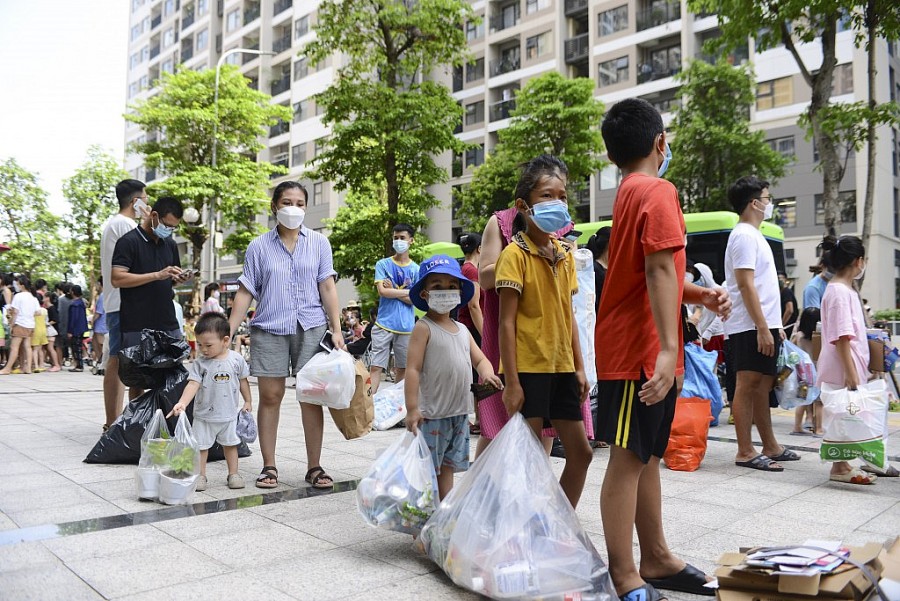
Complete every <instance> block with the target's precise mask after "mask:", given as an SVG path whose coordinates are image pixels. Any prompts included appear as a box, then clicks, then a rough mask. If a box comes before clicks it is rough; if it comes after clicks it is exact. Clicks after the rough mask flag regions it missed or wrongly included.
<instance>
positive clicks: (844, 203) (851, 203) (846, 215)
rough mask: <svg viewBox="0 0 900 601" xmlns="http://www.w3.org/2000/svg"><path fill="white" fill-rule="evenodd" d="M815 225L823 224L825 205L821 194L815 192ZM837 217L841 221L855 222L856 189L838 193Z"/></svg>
mask: <svg viewBox="0 0 900 601" xmlns="http://www.w3.org/2000/svg"><path fill="white" fill-rule="evenodd" d="M815 199H816V225H824V224H825V207H824V206H823V203H822V195H821V194H816V196H815ZM838 213H839V215H838V217H839V219H840V221H841V223H856V190H846V191H844V192H839V193H838Z"/></svg>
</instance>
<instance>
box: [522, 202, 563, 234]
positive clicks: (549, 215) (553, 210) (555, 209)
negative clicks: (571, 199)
mask: <svg viewBox="0 0 900 601" xmlns="http://www.w3.org/2000/svg"><path fill="white" fill-rule="evenodd" d="M529 210H530V211H531V218H532V219H533V220H534V224H535V225H536V226H538V228H539V229H540V230H541V231H542V232H545V233H547V234H552V233H553V232H555V231H558V230H560V229H562V228H563V227H565V226H567V225H569V224H570V223H571V222H572V217H571V216H570V215H569V205H567V204H566V201H564V200H548V201H545V202H539V203H537V204H535V205H534V206H533V207H531V209H529Z"/></svg>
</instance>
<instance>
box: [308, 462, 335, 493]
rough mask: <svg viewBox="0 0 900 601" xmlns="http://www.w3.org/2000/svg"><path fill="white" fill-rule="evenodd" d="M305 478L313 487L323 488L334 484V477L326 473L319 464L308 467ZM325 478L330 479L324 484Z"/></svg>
mask: <svg viewBox="0 0 900 601" xmlns="http://www.w3.org/2000/svg"><path fill="white" fill-rule="evenodd" d="M305 480H306V481H307V482H309V484H310V485H311V486H312V487H313V488H318V489H325V488H332V487H333V486H334V478H332V477H331V476H329V475H328V474H326V473H325V470H324V469H323V468H322V466H320V465H317V466H316V467H311V468H309V471H308V472H306V478H305ZM326 480H330V482H328V483H327V484H326V483H325V481H326Z"/></svg>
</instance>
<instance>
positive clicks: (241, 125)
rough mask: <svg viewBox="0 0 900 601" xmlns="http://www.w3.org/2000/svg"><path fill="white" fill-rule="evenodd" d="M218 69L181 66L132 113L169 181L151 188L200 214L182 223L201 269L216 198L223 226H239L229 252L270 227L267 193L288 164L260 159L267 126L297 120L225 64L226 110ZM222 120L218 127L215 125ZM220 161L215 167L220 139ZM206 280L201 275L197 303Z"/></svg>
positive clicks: (151, 162)
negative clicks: (263, 218) (265, 215)
mask: <svg viewBox="0 0 900 601" xmlns="http://www.w3.org/2000/svg"><path fill="white" fill-rule="evenodd" d="M215 79H216V74H215V71H214V70H204V71H194V70H192V69H179V70H178V72H177V73H175V74H170V73H164V74H163V76H162V79H161V80H160V82H159V92H158V93H157V94H156V95H154V96H152V97H151V98H149V99H147V100H145V101H143V102H139V103H137V104H135V105H133V106H132V107H131V111H130V112H128V113H126V114H125V118H126V119H127V120H128V121H131V122H134V123H137V124H138V125H140V126H141V128H142V129H143V130H144V131H145V132H146V133H147V136H146V141H143V142H139V143H137V144H134V145H133V147H132V148H131V149H132V150H133V151H134V152H137V153H139V154H142V155H144V164H145V165H146V166H147V167H148V168H151V169H156V170H158V171H159V172H160V173H161V175H162V176H164V178H165V179H163V180H162V181H160V182H159V183H156V184H154V185H153V186H151V192H152V193H153V194H154V195H157V196H159V195H169V196H174V197H176V198H178V199H179V200H181V201H182V202H183V203H184V205H185V208H187V207H194V208H195V209H197V211H198V212H199V213H200V216H201V217H200V220H199V221H198V222H197V223H196V224H193V225H190V224H187V223H185V224H182V234H183V235H184V236H185V237H187V238H188V239H189V240H190V241H191V243H192V245H193V248H194V254H193V257H194V261H193V265H192V266H193V268H194V269H195V270H197V271H199V270H200V265H201V263H200V261H201V257H202V249H203V243H204V242H205V241H206V240H207V239H208V238H209V237H210V232H209V228H208V223H207V222H206V216H207V212H206V211H207V210H208V208H209V205H210V203H211V202H213V201H214V199H218V200H217V201H215V202H216V209H217V211H218V212H219V214H220V215H221V221H219V222H218V223H217V225H218V226H220V227H221V228H222V229H227V228H229V227H233V228H234V231H233V232H231V233H230V234H229V235H228V236H227V237H226V239H225V251H226V252H233V251H237V250H243V249H245V248H246V245H247V243H248V242H249V240H250V239H252V238H253V236H255V235H257V234H258V233H260V231H262V226H260V225H259V224H258V223H256V217H257V216H258V215H259V214H260V213H261V212H264V211H265V209H266V207H267V206H268V203H267V200H266V191H267V189H268V187H269V181H270V176H271V175H272V174H279V173H286V170H285V169H284V168H283V167H279V166H276V165H272V164H271V163H268V162H265V161H257V160H256V153H257V152H259V151H260V150H262V149H263V148H264V147H265V146H264V144H263V143H262V142H261V138H263V137H264V136H266V135H267V134H268V132H267V130H266V128H267V127H268V126H271V125H274V124H275V123H277V122H278V121H279V120H284V121H287V120H289V119H290V118H291V112H290V109H288V108H287V107H283V106H280V105H276V104H272V103H271V97H270V96H269V95H268V94H265V93H262V92H259V91H257V90H254V89H252V88H250V87H249V85H248V80H247V79H246V78H245V77H244V76H243V75H242V74H241V72H240V70H239V69H238V68H237V67H235V66H232V65H223V66H222V68H221V70H220V80H219V100H218V109H216V106H215V104H214V102H213V100H214V94H215ZM216 123H218V127H216V126H215V124H216ZM214 133H215V140H217V145H216V166H215V168H213V166H212V155H213V140H214V137H213V136H214ZM200 284H201V282H200V279H199V278H196V279H195V280H194V296H195V302H196V300H197V299H199V287H200Z"/></svg>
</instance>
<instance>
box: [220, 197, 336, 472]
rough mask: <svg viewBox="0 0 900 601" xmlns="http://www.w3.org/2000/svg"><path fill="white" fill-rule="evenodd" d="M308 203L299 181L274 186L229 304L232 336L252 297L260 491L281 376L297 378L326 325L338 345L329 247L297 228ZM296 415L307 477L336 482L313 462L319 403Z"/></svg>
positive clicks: (271, 459)
mask: <svg viewBox="0 0 900 601" xmlns="http://www.w3.org/2000/svg"><path fill="white" fill-rule="evenodd" d="M306 201H307V192H306V189H305V188H304V187H303V186H302V185H301V184H299V183H298V182H290V181H289V182H282V183H281V184H279V185H278V186H277V187H276V188H275V190H274V192H273V193H272V213H273V214H274V215H275V217H276V219H277V221H278V224H277V225H276V226H275V228H273V229H272V230H270V231H268V232H266V233H265V234H262V235H260V236H258V237H257V238H255V239H254V240H253V241H252V242H251V243H250V245H249V246H248V247H247V254H246V256H245V259H244V272H243V274H242V275H241V277H240V278H239V280H238V281H239V282H240V289H239V290H238V291H237V293H236V294H235V298H234V303H233V306H232V309H231V318H230V324H231V333H232V335H234V333H235V332H236V331H237V329H238V327H239V326H240V323H241V319H242V317H243V316H244V315H246V313H247V309H248V308H249V307H250V302H251V300H252V299H256V313H255V314H254V316H253V319H252V320H251V321H250V374H251V375H253V376H256V377H257V381H258V386H259V412H258V416H257V418H258V419H257V421H258V423H259V447H260V451H261V452H262V456H263V469H262V473H260V475H259V477H258V478H257V480H256V486H257V487H259V488H275V487H276V486H278V469H277V468H276V467H275V441H276V439H277V435H278V417H279V414H280V408H281V400H282V399H283V398H284V391H285V379H286V378H287V377H289V376H295V375H297V372H298V371H299V370H300V368H301V367H303V365H305V364H306V362H307V361H309V359H310V358H311V357H312V356H313V355H314V354H315V353H316V352H317V351H318V350H319V348H320V347H319V341H320V340H321V339H322V337H323V336H324V335H325V332H326V330H327V329H330V330H331V332H332V335H331V339H332V342H333V343H334V346H335V347H336V348H344V339H343V336H342V335H341V324H340V306H339V303H338V296H337V288H336V287H335V276H336V275H337V274H336V272H335V271H334V268H333V266H332V255H331V245H330V244H329V243H328V239H327V238H326V237H325V236H323V235H322V234H320V233H318V232H314V231H313V230H311V229H309V228H307V227H304V226H303V218H304V216H305V214H306ZM329 326H330V328H329ZM300 413H301V418H302V420H303V432H304V436H305V438H306V456H307V462H308V466H309V471H308V472H307V473H306V481H307V482H309V483H310V484H311V485H312V486H313V487H315V488H330V487H331V486H333V485H334V481H333V480H332V478H331V477H330V476H329V475H328V474H327V473H326V472H325V470H324V469H322V467H321V466H320V465H319V462H320V458H321V454H322V430H323V427H324V416H323V413H322V407H320V406H318V405H310V404H307V403H300Z"/></svg>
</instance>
